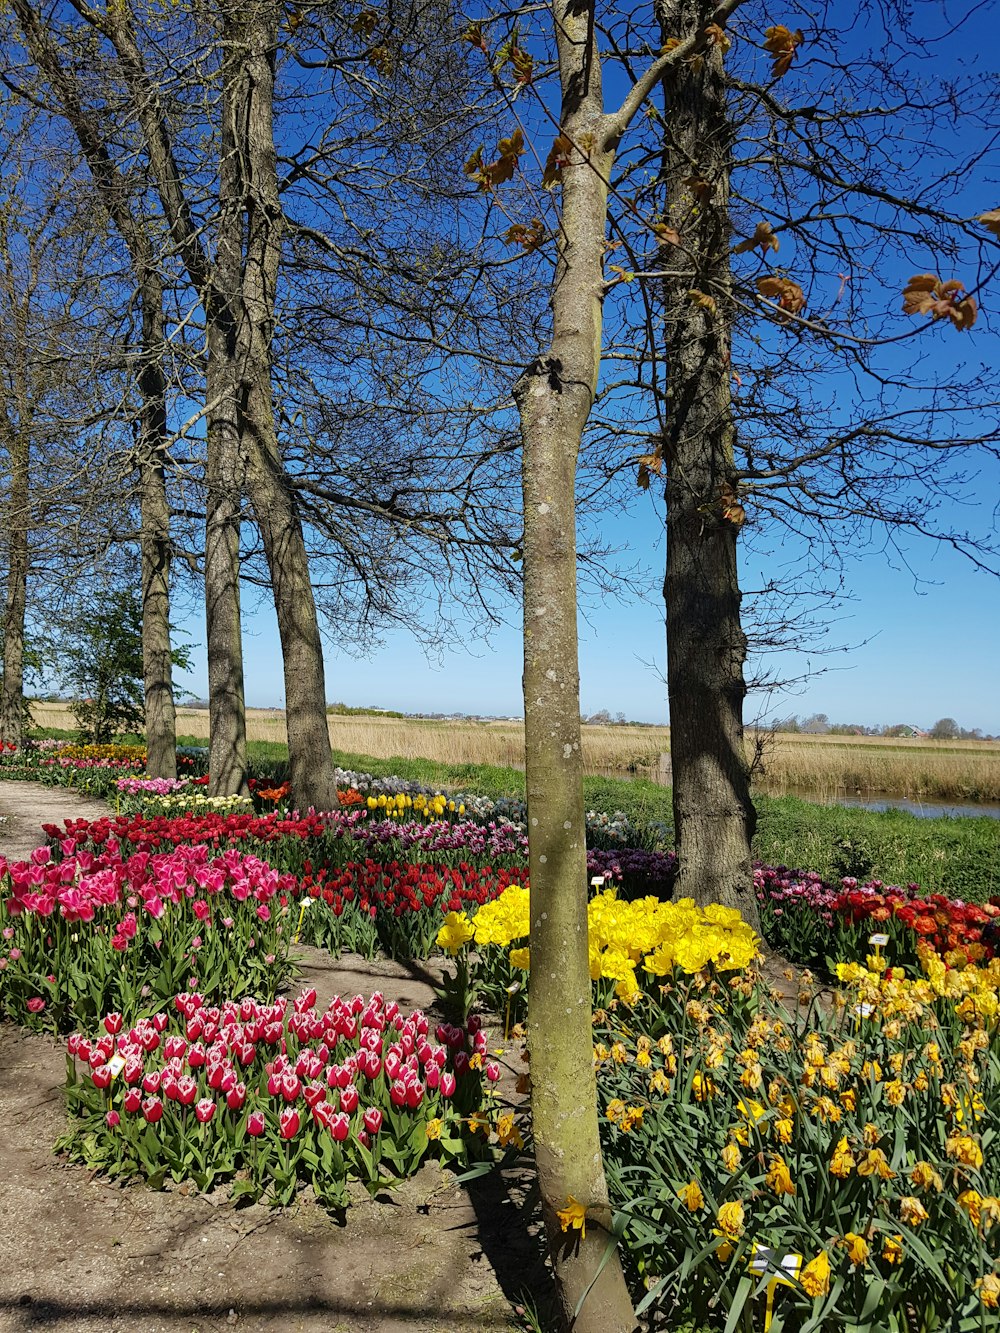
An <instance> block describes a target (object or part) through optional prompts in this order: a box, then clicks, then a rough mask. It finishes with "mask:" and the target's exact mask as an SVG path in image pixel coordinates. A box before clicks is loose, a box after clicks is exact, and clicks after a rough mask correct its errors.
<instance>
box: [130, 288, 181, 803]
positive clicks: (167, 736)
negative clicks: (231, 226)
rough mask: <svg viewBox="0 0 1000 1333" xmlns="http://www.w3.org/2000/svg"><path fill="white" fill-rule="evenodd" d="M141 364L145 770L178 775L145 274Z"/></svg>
mask: <svg viewBox="0 0 1000 1333" xmlns="http://www.w3.org/2000/svg"><path fill="white" fill-rule="evenodd" d="M140 299H141V300H142V327H143V349H142V350H143V362H142V367H141V369H140V372H139V389H140V392H141V394H142V405H141V412H142V417H141V438H140V441H139V485H140V495H141V513H142V536H141V539H140V547H141V551H140V560H141V566H142V662H143V676H144V683H145V700H146V771H147V772H148V773H151V774H152V775H153V777H157V778H176V776H177V713H176V710H175V708H174V687H173V663H172V661H171V656H170V653H171V649H170V558H171V546H170V507H169V505H168V503H167V488H166V482H165V479H164V472H163V460H164V455H165V451H166V434H167V412H166V384H165V382H164V377H163V348H164V327H163V293H162V290H161V287H160V284H159V282H158V281H157V280H155V279H154V278H151V277H150V276H149V275H147V276H146V278H145V280H144V281H142V283H141V284H140Z"/></svg>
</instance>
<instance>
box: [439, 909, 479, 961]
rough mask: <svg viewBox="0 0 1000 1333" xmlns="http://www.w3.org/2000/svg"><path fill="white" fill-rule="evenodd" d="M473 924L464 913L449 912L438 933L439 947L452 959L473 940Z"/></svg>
mask: <svg viewBox="0 0 1000 1333" xmlns="http://www.w3.org/2000/svg"><path fill="white" fill-rule="evenodd" d="M472 933H473V932H472V922H471V921H470V920H469V918H468V917H467V916H466V915H465V913H464V912H449V913H448V914H447V916H446V917H445V919H444V924H443V925H442V927H441V929H440V930H439V931H438V933H437V946H438V948H439V949H443V950H444V951H445V953H447V954H451V956H452V957H454V956H455V954H457V953H458V951H459V949H462V948H464V947H465V945H466V944H468V942H469V940H471V939H472Z"/></svg>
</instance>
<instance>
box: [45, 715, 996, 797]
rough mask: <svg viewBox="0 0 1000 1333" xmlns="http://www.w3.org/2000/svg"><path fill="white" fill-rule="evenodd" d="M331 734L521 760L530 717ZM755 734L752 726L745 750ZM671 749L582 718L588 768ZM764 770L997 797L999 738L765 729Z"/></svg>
mask: <svg viewBox="0 0 1000 1333" xmlns="http://www.w3.org/2000/svg"><path fill="white" fill-rule="evenodd" d="M32 711H33V715H34V718H35V722H36V725H38V726H40V727H57V728H64V729H69V728H72V727H74V726H75V725H76V724H75V720H74V718H73V715H72V712H71V711H70V709H69V708H68V706H67V705H65V704H35V705H33V709H32ZM328 722H329V728H330V742H331V744H332V745H333V748H334V749H335V750H340V751H343V752H345V753H347V754H356V755H371V756H372V757H373V758H375V759H392V758H395V757H397V756H399V757H400V758H404V759H430V760H433V761H435V762H437V763H442V764H447V765H458V764H487V765H490V766H494V767H500V768H520V767H523V764H524V726H523V724H522V723H521V722H518V721H499V722H473V721H441V720H432V719H422V718H392V717H384V718H383V717H379V716H377V715H374V716H362V717H344V716H335V715H331V716H330V717H329V719H328ZM177 727H178V732H179V733H181V734H183V735H187V736H196V737H199V738H201V739H205V740H207V738H208V712H207V710H203V709H189V708H181V709H179V710H178V719H177ZM247 736H248V739H249V740H251V741H278V742H284V741H285V739H286V736H285V718H284V714H283V713H282V712H280V711H279V710H277V709H249V710H248V711H247ZM753 742H754V734H753V733H749V732H748V735H747V747H748V755H749V754H752V752H753V748H754V745H753ZM669 749H670V731H669V728H667V727H638V726H628V725H625V726H598V725H593V726H592V725H589V724H587V725H585V726H584V727H583V757H584V766H585V769H586V771H587V772H588V773H593V774H599V775H601V776H607V777H616V776H617V777H633V776H638V777H647V778H650V779H651V780H652V781H654V782H655V781H657V780H658V778H659V777H660V776H661V775H663V769H662V767H661V765H660V755H661V754H663V753H665V752H668V751H669ZM763 763H764V768H763V772H762V773H761V774H759V775H758V776H756V777H755V786H756V788H757V790H759V791H764V792H767V793H769V794H771V795H781V794H782V793H783V792H787V791H789V790H794V791H796V792H799V793H805V792H811V793H815V794H816V795H817V796H824V797H831V796H836V795H837V794H838V793H844V792H846V793H848V794H851V795H853V794H854V793H855V792H861V793H862V794H864V795H875V794H885V795H890V794H891V795H898V796H907V797H911V798H922V799H925V800H942V801H946V800H970V801H977V800H978V801H998V800H1000V742H991V741H955V742H952V741H947V742H942V741H928V740H912V741H910V740H897V739H892V740H890V739H887V738H883V737H878V736H796V735H791V734H788V733H778V734H777V735H771V734H770V733H768V734H767V735H766V736H765V739H764V748H763Z"/></svg>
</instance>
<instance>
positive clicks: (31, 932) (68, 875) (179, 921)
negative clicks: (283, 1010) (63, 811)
mask: <svg viewBox="0 0 1000 1333" xmlns="http://www.w3.org/2000/svg"><path fill="white" fill-rule="evenodd" d="M4 879H6V881H7V884H8V894H7V896H6V898H5V899H4V900H3V902H2V904H0V927H2V934H3V947H2V950H0V1012H3V1013H4V1014H5V1015H6V1016H8V1017H11V1018H14V1019H16V1020H18V1021H20V1022H27V1023H30V1024H31V1025H32V1026H36V1027H43V1026H44V1027H51V1028H65V1027H67V1026H70V1025H72V1024H79V1023H82V1022H86V1021H88V1020H96V1018H98V1017H99V1016H100V1015H101V1014H102V1013H105V1012H107V1011H108V1010H109V1009H115V1010H119V1011H121V1012H122V1013H124V1014H125V1015H126V1017H127V1018H128V1020H129V1021H132V1019H133V1018H134V1017H135V1016H136V1015H138V1014H140V1013H142V1012H144V1011H145V1012H148V1010H149V1009H150V1008H152V1007H154V1006H155V1005H158V1004H162V1003H163V1001H164V999H165V998H166V997H167V996H169V995H173V994H175V993H176V992H177V991H178V990H179V989H181V988H182V987H183V986H186V985H188V984H195V985H200V986H201V987H202V989H203V990H204V991H205V993H206V994H209V995H211V996H213V997H214V996H218V995H223V994H224V995H228V996H230V997H234V998H238V997H239V996H240V995H242V994H245V993H250V994H258V995H263V996H267V997H273V996H274V994H275V993H276V992H277V990H278V989H279V988H280V987H281V986H282V985H283V984H284V983H285V982H286V981H287V979H288V976H289V975H290V971H291V965H290V963H289V961H288V937H289V932H288V929H287V926H286V923H285V922H284V921H283V919H282V915H281V913H280V912H279V911H276V910H272V909H273V908H275V907H278V906H280V900H279V903H278V904H275V901H274V900H275V898H276V897H277V896H278V895H280V894H284V895H286V896H287V895H288V894H290V893H293V892H294V888H295V880H294V877H293V876H290V875H284V876H283V875H279V874H278V873H277V872H275V871H274V870H273V869H272V868H271V867H270V866H268V865H266V864H265V863H264V862H262V861H260V860H258V859H257V858H256V857H253V856H245V855H243V854H241V853H240V852H238V851H236V850H235V849H229V850H227V851H224V852H221V853H218V854H216V855H214V856H213V855H210V853H209V849H208V848H207V847H205V846H198V847H175V848H173V849H172V850H171V851H169V852H165V853H160V854H155V855H151V854H150V853H147V852H139V853H136V854H135V855H133V856H130V857H128V859H124V858H123V857H122V855H121V850H120V848H119V846H118V845H117V843H116V842H115V841H114V840H113V839H108V840H106V841H105V843H104V844H103V847H102V850H101V851H100V852H99V853H96V852H90V851H87V850H86V849H83V848H79V849H77V848H76V847H75V846H74V848H73V849H72V851H71V852H68V853H67V854H66V855H65V856H64V857H63V859H62V860H55V859H53V858H52V856H51V855H50V851H49V849H48V848H46V847H42V848H38V849H37V850H36V851H35V852H34V853H33V854H32V857H31V860H30V861H22V862H16V863H13V864H8V863H7V862H5V861H3V860H2V858H0V882H2V881H3V880H4ZM192 977H193V978H194V981H193V983H189V978H192Z"/></svg>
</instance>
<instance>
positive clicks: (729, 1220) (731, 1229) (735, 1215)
mask: <svg viewBox="0 0 1000 1333" xmlns="http://www.w3.org/2000/svg"><path fill="white" fill-rule="evenodd" d="M716 1220H717V1221H718V1223H719V1227H720V1228H721V1230H722V1233H723V1235H725V1236H728V1238H729V1239H730V1240H738V1239H739V1237H740V1236H742V1234H743V1227H744V1224H745V1220H746V1210H745V1209H744V1207H743V1205H742V1204H741V1203H740V1201H739V1200H738V1199H734V1200H732V1201H731V1202H730V1203H724V1204H723V1205H722V1207H721V1208H720V1209H719V1212H718V1216H717V1218H716Z"/></svg>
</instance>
